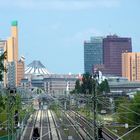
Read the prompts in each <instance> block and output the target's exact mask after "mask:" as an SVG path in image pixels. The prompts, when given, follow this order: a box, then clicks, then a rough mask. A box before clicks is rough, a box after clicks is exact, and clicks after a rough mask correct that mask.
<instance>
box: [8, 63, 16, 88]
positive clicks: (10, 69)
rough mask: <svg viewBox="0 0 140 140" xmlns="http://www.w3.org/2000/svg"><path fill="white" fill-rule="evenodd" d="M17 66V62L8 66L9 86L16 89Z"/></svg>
mask: <svg viewBox="0 0 140 140" xmlns="http://www.w3.org/2000/svg"><path fill="white" fill-rule="evenodd" d="M15 77H16V65H15V62H14V61H13V62H8V64H7V82H8V83H7V84H8V85H7V86H8V87H15V86H16V81H15V79H16V78H15Z"/></svg>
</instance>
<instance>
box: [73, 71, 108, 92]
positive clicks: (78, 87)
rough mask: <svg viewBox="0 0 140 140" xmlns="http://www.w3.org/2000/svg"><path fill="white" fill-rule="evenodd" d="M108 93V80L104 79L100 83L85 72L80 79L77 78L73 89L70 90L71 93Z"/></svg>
mask: <svg viewBox="0 0 140 140" xmlns="http://www.w3.org/2000/svg"><path fill="white" fill-rule="evenodd" d="M95 91H96V92H98V93H103V92H104V93H109V92H110V87H109V84H108V81H107V80H106V79H105V80H104V81H102V82H101V83H100V84H99V83H98V80H97V79H96V78H95V77H93V76H92V75H91V74H89V73H85V74H83V76H82V79H77V80H76V83H75V89H74V90H73V91H72V92H71V93H73V94H75V93H76V94H92V93H93V92H95Z"/></svg>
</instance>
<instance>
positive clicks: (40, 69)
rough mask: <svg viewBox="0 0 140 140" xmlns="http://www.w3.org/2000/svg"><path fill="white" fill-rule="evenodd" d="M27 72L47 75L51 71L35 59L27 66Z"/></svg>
mask: <svg viewBox="0 0 140 140" xmlns="http://www.w3.org/2000/svg"><path fill="white" fill-rule="evenodd" d="M25 74H33V75H34V74H35V75H47V74H50V73H49V72H48V70H47V69H46V68H45V66H44V65H43V64H42V63H41V62H40V61H37V60H34V61H33V62H32V63H30V64H29V65H28V66H27V67H26V69H25Z"/></svg>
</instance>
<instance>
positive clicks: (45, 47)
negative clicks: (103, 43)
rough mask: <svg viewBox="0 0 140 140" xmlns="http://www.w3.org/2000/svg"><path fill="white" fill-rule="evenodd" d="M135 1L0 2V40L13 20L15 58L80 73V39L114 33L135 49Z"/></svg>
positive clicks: (138, 44)
mask: <svg viewBox="0 0 140 140" xmlns="http://www.w3.org/2000/svg"><path fill="white" fill-rule="evenodd" d="M139 5H140V0H0V39H7V38H8V36H10V26H11V22H12V21H13V20H17V21H18V28H19V56H21V55H22V56H24V57H25V63H26V65H28V64H29V63H31V62H32V61H33V60H40V61H41V62H42V63H43V64H44V65H45V66H46V68H47V69H48V71H50V72H52V73H61V74H64V73H65V74H66V73H74V74H76V73H83V72H84V45H83V43H84V41H85V40H90V37H93V36H106V35H108V34H117V35H118V36H122V37H131V38H132V47H133V51H134V52H140V8H139Z"/></svg>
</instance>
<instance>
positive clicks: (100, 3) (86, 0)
mask: <svg viewBox="0 0 140 140" xmlns="http://www.w3.org/2000/svg"><path fill="white" fill-rule="evenodd" d="M119 5H120V0H12V3H11V0H4V1H1V4H0V6H1V7H3V6H7V7H16V8H22V9H28V10H88V9H96V8H100V7H101V8H111V7H118V6H119Z"/></svg>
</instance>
